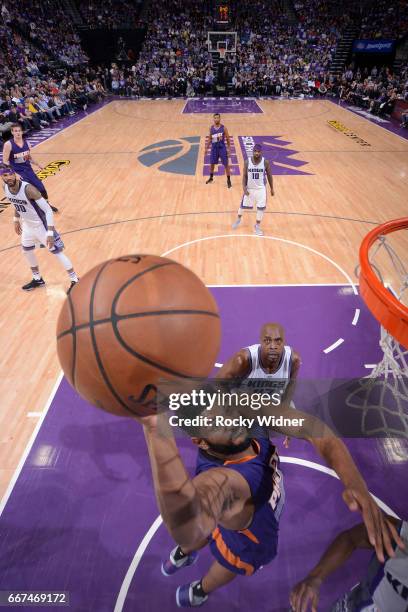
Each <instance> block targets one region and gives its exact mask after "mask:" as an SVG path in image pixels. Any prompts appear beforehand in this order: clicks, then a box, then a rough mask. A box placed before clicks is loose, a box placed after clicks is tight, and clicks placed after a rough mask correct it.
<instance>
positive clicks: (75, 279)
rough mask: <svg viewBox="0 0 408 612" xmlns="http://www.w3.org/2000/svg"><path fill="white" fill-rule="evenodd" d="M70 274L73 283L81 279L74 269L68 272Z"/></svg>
mask: <svg viewBox="0 0 408 612" xmlns="http://www.w3.org/2000/svg"><path fill="white" fill-rule="evenodd" d="M68 276H69V279H70V281H71V282H72V283H77V282H78V281H79V278H78V277H77V275H76V273H75V272H74V270H72V272H68Z"/></svg>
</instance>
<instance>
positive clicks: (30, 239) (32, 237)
mask: <svg viewBox="0 0 408 612" xmlns="http://www.w3.org/2000/svg"><path fill="white" fill-rule="evenodd" d="M21 229H22V233H21V246H22V247H23V251H32V250H33V249H35V247H36V246H41V245H43V246H44V247H46V246H47V230H46V229H45V227H44V226H43V224H42V223H27V221H22V222H21ZM63 249H64V243H63V242H62V239H61V236H60V235H59V234H58V232H57V231H55V230H54V247H53V248H52V249H51V253H60V252H61V251H62V250H63Z"/></svg>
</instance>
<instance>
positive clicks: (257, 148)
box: [254, 144, 262, 151]
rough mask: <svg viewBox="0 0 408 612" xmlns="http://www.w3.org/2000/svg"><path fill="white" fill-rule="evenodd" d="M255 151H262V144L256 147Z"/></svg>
mask: <svg viewBox="0 0 408 612" xmlns="http://www.w3.org/2000/svg"><path fill="white" fill-rule="evenodd" d="M254 151H262V146H261V145H260V144H256V145H254Z"/></svg>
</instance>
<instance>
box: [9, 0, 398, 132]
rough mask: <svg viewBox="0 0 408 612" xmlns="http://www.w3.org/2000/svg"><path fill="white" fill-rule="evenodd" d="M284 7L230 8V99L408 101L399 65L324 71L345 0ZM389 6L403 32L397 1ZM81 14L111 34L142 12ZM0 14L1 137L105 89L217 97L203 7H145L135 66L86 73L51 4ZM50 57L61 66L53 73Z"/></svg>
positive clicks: (349, 16) (158, 3) (24, 4)
mask: <svg viewBox="0 0 408 612" xmlns="http://www.w3.org/2000/svg"><path fill="white" fill-rule="evenodd" d="M281 2H282V0H252V2H251V3H250V4H249V3H245V2H237V3H236V4H235V5H234V7H235V8H234V11H233V23H232V25H231V29H232V30H233V31H236V32H237V47H236V53H234V54H227V58H226V64H225V65H224V75H225V76H226V78H227V81H228V82H230V84H231V85H232V93H234V94H235V95H255V96H259V95H261V96H264V95H280V96H315V95H317V96H319V95H320V96H322V95H333V96H338V97H340V98H341V99H343V100H345V101H347V102H350V103H353V104H356V105H359V106H362V107H363V108H367V109H368V110H370V112H373V113H379V114H387V113H388V112H390V110H391V109H392V106H393V103H394V101H395V100H396V99H398V98H403V99H407V98H408V91H407V86H408V83H407V79H408V73H407V69H406V68H404V69H403V70H402V71H401V74H400V75H399V76H398V77H397V76H396V75H393V74H392V71H391V70H390V69H389V68H380V69H377V68H373V69H372V70H371V69H370V71H368V70H367V69H366V70H362V69H360V68H358V67H355V66H351V67H349V68H348V69H347V70H346V71H345V72H344V74H343V75H342V76H341V77H339V78H336V77H334V76H332V75H331V74H330V63H331V61H332V59H333V56H334V54H335V49H336V44H337V41H338V38H339V36H341V33H342V31H344V29H345V28H347V26H349V25H351V24H355V23H357V20H358V19H359V18H360V19H361V14H359V15H356V14H355V13H354V12H353V7H354V5H355V3H354V2H353V0H345V3H344V4H342V6H341V10H339V4H338V3H337V2H335V1H334V0H294V4H293V7H294V12H293V13H290V12H289V13H288V12H286V11H285V10H284V7H283V6H282V4H281ZM0 3H1V0H0ZM375 6H376V7H377V10H378V11H379V14H380V15H382V11H383V10H388V9H386V4H385V2H384V0H375ZM392 6H393V7H394V9H393V11H394V13H393V14H395V11H396V10H398V11H399V12H398V15H400V17H401V24H402V25H401V27H403V24H404V20H403V18H402V16H403V12H402V9H401V6H402V2H401V0H397V1H396V4H395V6H394V4H393V5H392ZM395 7H398V8H395ZM80 8H81V11H82V13H83V15H84V16H86V19H87V20H88V23H89V24H90V25H91V26H92V27H93V26H94V27H97V26H98V24H99V23H100V22H103V25H104V27H110V28H115V27H118V26H119V24H121V23H122V22H123V21H124V20H132V23H135V24H136V25H137V21H136V20H137V19H138V16H139V14H140V3H138V2H136V1H134V2H133V1H132V0H104V1H102V0H87V1H86V3H80ZM51 9H52V10H51ZM1 16H2V20H1V23H0V109H1V112H2V114H1V115H0V132H1V131H3V132H4V126H5V125H7V123H10V122H12V121H14V120H15V119H16V120H17V121H19V122H21V124H22V125H23V127H24V129H25V130H29V129H33V128H35V129H37V128H41V127H44V126H45V125H46V124H48V123H50V122H53V121H56V120H58V118H59V117H60V116H62V115H66V114H70V113H73V112H75V111H76V110H78V109H82V108H84V107H86V106H87V104H88V103H89V101H90V100H93V99H100V97H102V96H104V95H105V94H106V90H107V89H109V90H110V91H111V92H112V93H113V94H117V95H121V96H133V97H140V96H149V97H155V96H168V97H173V96H189V97H190V96H195V95H204V94H212V93H213V91H214V85H215V83H216V81H217V71H216V69H215V68H214V65H213V58H212V56H211V53H210V52H209V51H208V48H207V33H208V31H209V30H213V29H214V28H215V26H214V22H213V16H212V11H211V3H210V2H206V1H205V0H174V1H173V2H172V3H169V2H168V1H167V0H155V2H151V3H150V8H149V10H148V14H147V23H148V31H147V35H146V38H145V41H144V44H143V46H142V49H141V52H140V55H139V58H138V59H137V61H134V62H133V65H131V64H130V63H124V64H123V65H120V62H118V64H119V65H118V64H112V65H111V67H110V69H102V68H98V69H95V70H94V69H91V68H89V67H88V65H87V63H86V61H87V58H86V56H85V54H84V53H83V51H82V49H81V47H80V43H79V38H78V37H77V35H76V34H75V32H74V30H73V29H72V26H71V24H70V21H69V18H68V17H67V15H66V14H65V13H64V11H63V10H62V8H61V5H58V3H56V2H55V1H54V0H41V1H40V0H16V1H15V2H14V3H11V0H4V1H3V2H2V3H1ZM364 19H365V18H364V16H363V21H362V23H363V27H364V24H365V23H366V22H365V20H364ZM367 23H368V22H367ZM387 23H388V22H387V20H386V19H384V28H383V31H384V32H389V30H388V29H387V28H388V25H387ZM404 27H405V26H404ZM367 34H368V35H370V36H371V35H372V34H371V32H370V31H368V30H367ZM52 60H58V61H59V62H60V68H59V72H56V71H55V70H54V68H53V67H52ZM61 65H62V68H61ZM1 126H3V127H1Z"/></svg>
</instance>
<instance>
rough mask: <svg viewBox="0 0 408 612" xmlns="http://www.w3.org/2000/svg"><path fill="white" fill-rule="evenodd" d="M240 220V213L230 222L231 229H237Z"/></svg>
mask: <svg viewBox="0 0 408 612" xmlns="http://www.w3.org/2000/svg"><path fill="white" fill-rule="evenodd" d="M241 220H242V215H239V216H238V217H237V220H236V221H235V222H234V223H233V224H232V229H237V227H238V226H239V224H240V223H241Z"/></svg>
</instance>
